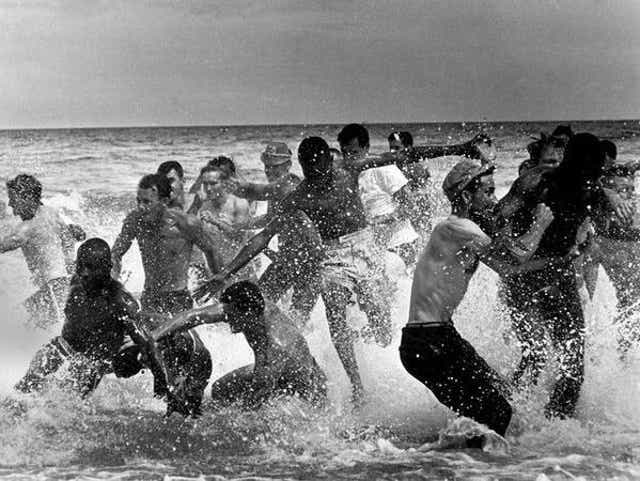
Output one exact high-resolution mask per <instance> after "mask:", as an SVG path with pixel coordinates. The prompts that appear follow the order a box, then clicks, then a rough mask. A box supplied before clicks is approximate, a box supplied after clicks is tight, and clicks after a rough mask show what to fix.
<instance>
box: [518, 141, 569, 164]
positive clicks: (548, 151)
mask: <svg viewBox="0 0 640 481" xmlns="http://www.w3.org/2000/svg"><path fill="white" fill-rule="evenodd" d="M565 146H566V144H565V142H564V140H562V139H560V138H558V137H554V136H553V135H546V134H544V133H543V134H542V135H541V137H540V138H539V139H538V140H536V141H535V142H532V143H530V144H529V145H527V151H528V152H529V156H530V158H531V161H532V165H533V166H536V167H537V166H547V167H557V166H558V165H560V162H562V158H563V156H564V149H565Z"/></svg>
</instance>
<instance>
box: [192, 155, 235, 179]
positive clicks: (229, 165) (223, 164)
mask: <svg viewBox="0 0 640 481" xmlns="http://www.w3.org/2000/svg"><path fill="white" fill-rule="evenodd" d="M206 167H214V168H215V169H210V170H207V171H206V172H211V171H212V170H219V171H224V172H226V174H227V177H235V175H236V164H235V163H234V162H233V159H232V158H231V157H226V156H224V155H219V156H217V157H214V158H213V159H211V160H210V161H209V162H207V165H206V166H205V168H206ZM203 171H204V168H203V169H202V171H200V173H201V174H202V173H204V172H203Z"/></svg>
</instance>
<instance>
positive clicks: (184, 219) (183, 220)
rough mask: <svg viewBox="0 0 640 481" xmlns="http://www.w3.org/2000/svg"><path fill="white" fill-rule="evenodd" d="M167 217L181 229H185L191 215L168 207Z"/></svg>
mask: <svg viewBox="0 0 640 481" xmlns="http://www.w3.org/2000/svg"><path fill="white" fill-rule="evenodd" d="M165 218H166V219H167V220H168V221H169V222H173V223H174V224H175V225H176V226H177V227H178V228H179V229H184V228H186V227H187V226H188V224H189V215H188V214H186V213H184V212H182V211H181V210H178V209H166V211H165Z"/></svg>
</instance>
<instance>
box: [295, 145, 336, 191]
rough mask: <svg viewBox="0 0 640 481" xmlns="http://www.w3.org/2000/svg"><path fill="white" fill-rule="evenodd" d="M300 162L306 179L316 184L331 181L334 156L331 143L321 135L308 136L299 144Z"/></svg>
mask: <svg viewBox="0 0 640 481" xmlns="http://www.w3.org/2000/svg"><path fill="white" fill-rule="evenodd" d="M298 162H299V163H300V167H301V168H302V173H303V174H304V177H305V179H307V180H308V181H309V182H311V183H314V184H322V183H326V182H329V181H330V180H331V176H332V172H333V170H332V167H333V158H332V157H331V151H330V149H329V145H328V144H327V143H326V142H325V141H324V139H322V138H320V137H307V138H306V139H304V140H303V141H302V142H300V145H299V146H298Z"/></svg>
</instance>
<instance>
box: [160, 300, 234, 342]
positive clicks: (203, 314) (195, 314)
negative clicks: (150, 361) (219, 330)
mask: <svg viewBox="0 0 640 481" xmlns="http://www.w3.org/2000/svg"><path fill="white" fill-rule="evenodd" d="M224 321H225V316H224V314H223V313H222V312H219V311H218V310H216V309H215V308H214V307H213V306H204V307H198V308H196V309H191V310H190V311H187V312H183V313H181V314H178V315H177V316H175V317H173V318H171V319H169V320H168V321H167V322H166V323H164V324H163V325H161V326H160V327H158V328H157V329H155V330H154V331H153V332H152V333H151V336H152V337H153V339H154V340H155V341H156V342H158V341H160V340H162V339H163V338H165V337H168V336H172V335H174V334H177V333H179V332H183V331H188V330H189V329H191V328H193V327H196V326H200V325H201V324H216V323H218V322H224Z"/></svg>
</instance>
